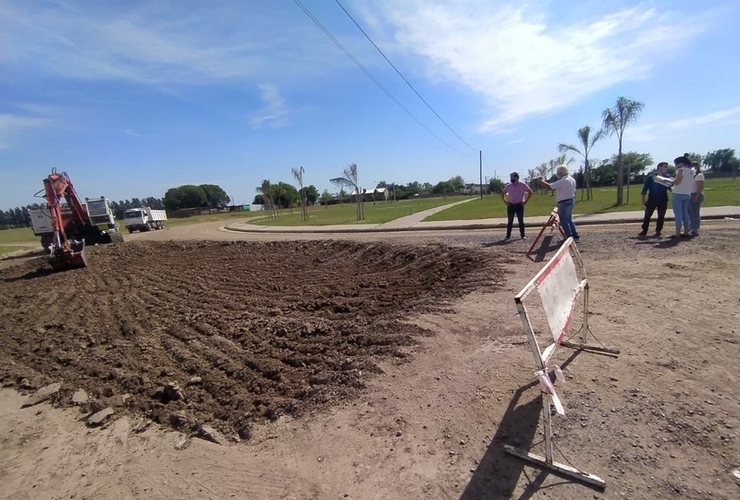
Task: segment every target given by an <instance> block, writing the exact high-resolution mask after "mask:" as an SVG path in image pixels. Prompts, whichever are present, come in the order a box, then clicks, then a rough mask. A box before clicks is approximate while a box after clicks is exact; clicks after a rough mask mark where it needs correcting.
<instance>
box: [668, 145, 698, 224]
mask: <svg viewBox="0 0 740 500" xmlns="http://www.w3.org/2000/svg"><path fill="white" fill-rule="evenodd" d="M673 164H674V165H675V166H676V179H675V180H674V181H673V200H672V201H673V216H674V217H675V219H676V234H674V235H673V236H671V238H679V237H684V238H689V237H690V235H689V231H690V230H691V229H690V227H691V219H690V218H689V203H690V202H691V189H692V188H693V187H694V186H693V184H694V179H693V174H692V173H691V160H689V158H688V156H686V155H684V156H679V157H678V158H676V159H675V160H673ZM682 226H683V233H681V227H682Z"/></svg>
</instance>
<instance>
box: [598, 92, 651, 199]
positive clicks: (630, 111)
mask: <svg viewBox="0 0 740 500" xmlns="http://www.w3.org/2000/svg"><path fill="white" fill-rule="evenodd" d="M644 107H645V103H643V102H640V101H633V100H632V99H628V98H626V97H619V98H618V99H617V102H616V103H615V104H614V106H613V107H611V108H607V109H605V110H604V113H603V115H602V118H603V119H604V123H603V127H604V130H605V132H606V133H607V134H609V135H614V134H616V135H617V140H618V141H619V150H618V153H617V158H618V160H617V205H621V204H622V203H623V198H624V196H623V195H624V184H623V180H624V178H623V174H624V168H623V165H622V140H623V139H624V131H625V129H626V128H627V127H628V126H630V125H631V124H633V123H635V122H637V118H639V116H640V114H641V113H642V110H643V108H644ZM627 178H628V179H629V172H628V173H627ZM629 201H630V199H629V182H628V183H627V203H629Z"/></svg>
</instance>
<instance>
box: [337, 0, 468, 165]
mask: <svg viewBox="0 0 740 500" xmlns="http://www.w3.org/2000/svg"><path fill="white" fill-rule="evenodd" d="M334 1H335V2H336V3H337V5H339V6H340V7H341V8H342V10H343V11H344V13H345V14H347V17H349V18H350V19H351V20H352V22H353V23H355V26H357V29H359V30H360V31H361V32H362V34H363V35H365V38H367V39H368V41H369V42H370V43H372V44H373V47H375V50H377V51H378V52H379V53H380V55H381V56H383V59H385V60H386V62H388V64H390V65H391V68H393V69H394V70H395V72H396V73H398V76H400V77H401V78H402V79H403V81H404V82H406V85H408V86H409V88H411V90H413V91H414V93H415V94H416V95H417V96H418V97H419V99H421V101H422V102H423V103H424V104H426V106H427V108H429V110H430V111H431V112H432V113H434V116H436V117H437V118H439V121H441V122H442V123H444V125H445V127H447V128H448V129H449V131H450V132H452V133H453V134H455V137H457V138H458V139H460V141H462V143H463V144H465V145H466V146H467V147H469V148H470V149H472V150H473V151H475V152H476V153H477V152H478V150H477V149H475V148H474V147H473V146H471V145H470V144H468V143H467V142H465V140H464V139H463V138H462V137H460V136H459V135H458V134H457V132H455V131H454V130H452V127H450V126H449V125H448V124H447V122H446V121H444V120H443V119H442V117H441V116H439V114H437V112H436V111H434V108H432V106H430V105H429V103H428V102H427V101H426V100H425V99H424V98H423V97H422V96H421V94H419V92H417V91H416V89H415V88H414V86H413V85H411V83H410V82H409V81H408V80H407V79H406V77H405V76H403V75H402V74H401V72H400V71H399V70H398V68H396V66H395V65H394V64H393V63H392V62H391V61H390V59H388V58H387V57H386V55H385V54H384V53H383V51H382V50H380V47H378V46H377V45H376V44H375V42H373V40H372V38H370V36H369V35H368V34H367V33H365V30H364V29H362V27H361V26H360V25H359V24H358V23H357V21H355V18H354V17H352V15H351V14H350V13H349V12H347V9H345V8H344V5H342V4H341V3H340V2H339V0H334Z"/></svg>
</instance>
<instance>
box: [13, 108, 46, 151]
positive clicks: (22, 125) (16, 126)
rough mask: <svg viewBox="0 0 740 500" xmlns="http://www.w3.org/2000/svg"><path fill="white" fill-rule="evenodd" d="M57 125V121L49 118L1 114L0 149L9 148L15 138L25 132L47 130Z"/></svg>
mask: <svg viewBox="0 0 740 500" xmlns="http://www.w3.org/2000/svg"><path fill="white" fill-rule="evenodd" d="M55 123H56V120H55V119H54V118H51V117H48V116H25V115H17V114H0V149H7V148H9V147H10V145H11V141H12V140H13V138H14V137H15V136H17V135H18V134H19V133H21V132H22V131H23V130H27V129H38V128H47V127H51V126H53V125H54V124H55ZM8 139H10V141H9V140H8Z"/></svg>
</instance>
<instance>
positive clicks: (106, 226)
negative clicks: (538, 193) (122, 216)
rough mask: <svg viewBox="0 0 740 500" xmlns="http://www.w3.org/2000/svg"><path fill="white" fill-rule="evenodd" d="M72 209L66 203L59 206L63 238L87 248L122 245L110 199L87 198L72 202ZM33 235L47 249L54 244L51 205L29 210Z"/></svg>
mask: <svg viewBox="0 0 740 500" xmlns="http://www.w3.org/2000/svg"><path fill="white" fill-rule="evenodd" d="M73 206H74V207H77V210H76V211H75V209H73V208H72V207H71V206H69V205H67V204H64V205H62V204H60V205H59V206H58V209H59V212H58V214H59V215H58V216H57V217H59V229H61V230H62V231H64V237H63V239H68V238H71V239H77V240H84V241H85V243H86V244H88V245H94V244H100V243H102V244H105V243H121V242H123V236H121V234H120V233H119V232H118V226H117V225H116V219H115V217H114V216H113V211H112V210H111V208H110V204H109V202H108V199H107V198H105V197H104V196H101V197H100V198H85V203H84V204H82V202H81V201H80V200H77V199H76V198H75V199H73ZM28 215H29V217H30V219H31V228H33V234H35V235H36V236H40V237H41V246H42V247H44V248H48V247H49V245H50V244H51V243H52V242H53V241H54V222H53V218H54V215H53V214H52V210H50V209H49V207H48V206H42V207H41V208H38V209H31V210H29V211H28Z"/></svg>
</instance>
